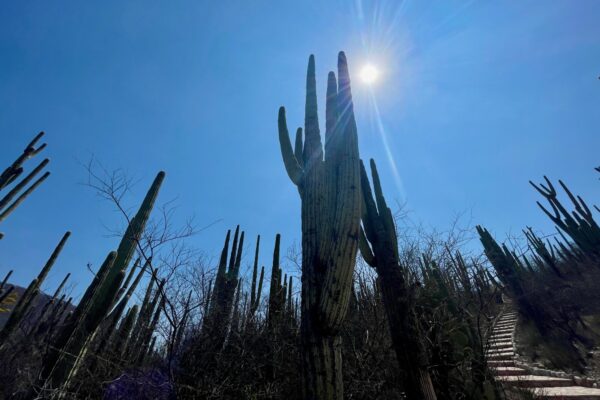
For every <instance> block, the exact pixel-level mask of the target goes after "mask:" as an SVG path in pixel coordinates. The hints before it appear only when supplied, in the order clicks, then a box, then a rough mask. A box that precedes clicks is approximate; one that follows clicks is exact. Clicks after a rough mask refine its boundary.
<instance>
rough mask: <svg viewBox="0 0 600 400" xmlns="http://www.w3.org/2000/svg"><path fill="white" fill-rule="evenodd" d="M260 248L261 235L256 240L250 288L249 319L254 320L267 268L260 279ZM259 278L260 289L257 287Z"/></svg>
mask: <svg viewBox="0 0 600 400" xmlns="http://www.w3.org/2000/svg"><path fill="white" fill-rule="evenodd" d="M259 248H260V235H258V237H257V238H256V251H255V252H254V265H253V267H252V284H251V287H250V306H249V311H248V318H250V319H251V318H252V317H253V316H254V314H256V310H257V309H258V306H259V305H260V296H261V294H262V286H263V280H264V278H265V267H264V266H263V267H261V269H260V278H258V253H259ZM257 278H258V287H257V285H256V284H257Z"/></svg>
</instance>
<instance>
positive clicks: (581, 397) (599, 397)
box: [533, 386, 600, 400]
mask: <svg viewBox="0 0 600 400" xmlns="http://www.w3.org/2000/svg"><path fill="white" fill-rule="evenodd" d="M533 393H534V394H535V395H536V397H538V398H540V399H547V400H567V399H577V400H600V389H597V388H587V387H583V386H563V387H554V388H537V389H533Z"/></svg>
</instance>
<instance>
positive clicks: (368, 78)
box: [360, 64, 379, 85]
mask: <svg viewBox="0 0 600 400" xmlns="http://www.w3.org/2000/svg"><path fill="white" fill-rule="evenodd" d="M377 78H379V70H377V68H376V67H375V66H374V65H373V64H366V65H365V66H364V67H363V68H362V69H361V70H360V79H361V80H362V81H363V82H364V83H366V84H368V85H370V84H372V83H374V82H375V81H376V80H377Z"/></svg>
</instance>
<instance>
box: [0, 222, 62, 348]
mask: <svg viewBox="0 0 600 400" xmlns="http://www.w3.org/2000/svg"><path fill="white" fill-rule="evenodd" d="M69 236H71V232H66V233H65V234H64V235H63V237H62V239H61V240H60V242H59V243H58V245H57V246H56V248H55V249H54V251H53V252H52V254H51V255H50V258H49V259H48V261H46V264H45V265H44V267H43V268H42V270H41V271H40V273H39V274H38V276H37V278H35V279H34V280H33V281H32V282H31V283H30V284H29V286H28V287H27V289H25V292H23V295H22V296H21V298H20V299H19V301H18V302H17V304H16V305H15V307H14V308H13V310H12V312H11V313H10V316H9V318H8V320H7V321H6V324H5V325H4V327H3V328H2V330H1V331H0V349H2V348H4V347H5V346H6V341H7V339H8V338H9V336H10V334H11V333H12V332H14V330H15V329H17V327H18V326H19V324H20V323H21V321H22V320H23V317H24V316H25V315H26V314H27V312H28V311H29V308H30V306H31V303H32V301H33V299H34V298H35V297H36V296H37V294H38V293H39V290H40V287H41V285H42V283H43V282H44V280H45V279H46V277H47V276H48V273H49V272H50V269H51V268H52V266H54V263H55V262H56V259H57V258H58V255H59V254H60V252H61V251H62V249H63V247H64V245H65V243H66V242H67V240H68V239H69Z"/></svg>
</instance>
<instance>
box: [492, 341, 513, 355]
mask: <svg viewBox="0 0 600 400" xmlns="http://www.w3.org/2000/svg"><path fill="white" fill-rule="evenodd" d="M509 350H511V351H512V350H513V345H512V342H511V343H507V344H499V345H498V344H492V345H491V346H490V347H489V349H488V350H487V352H489V353H491V352H494V351H499V352H503V351H509Z"/></svg>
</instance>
